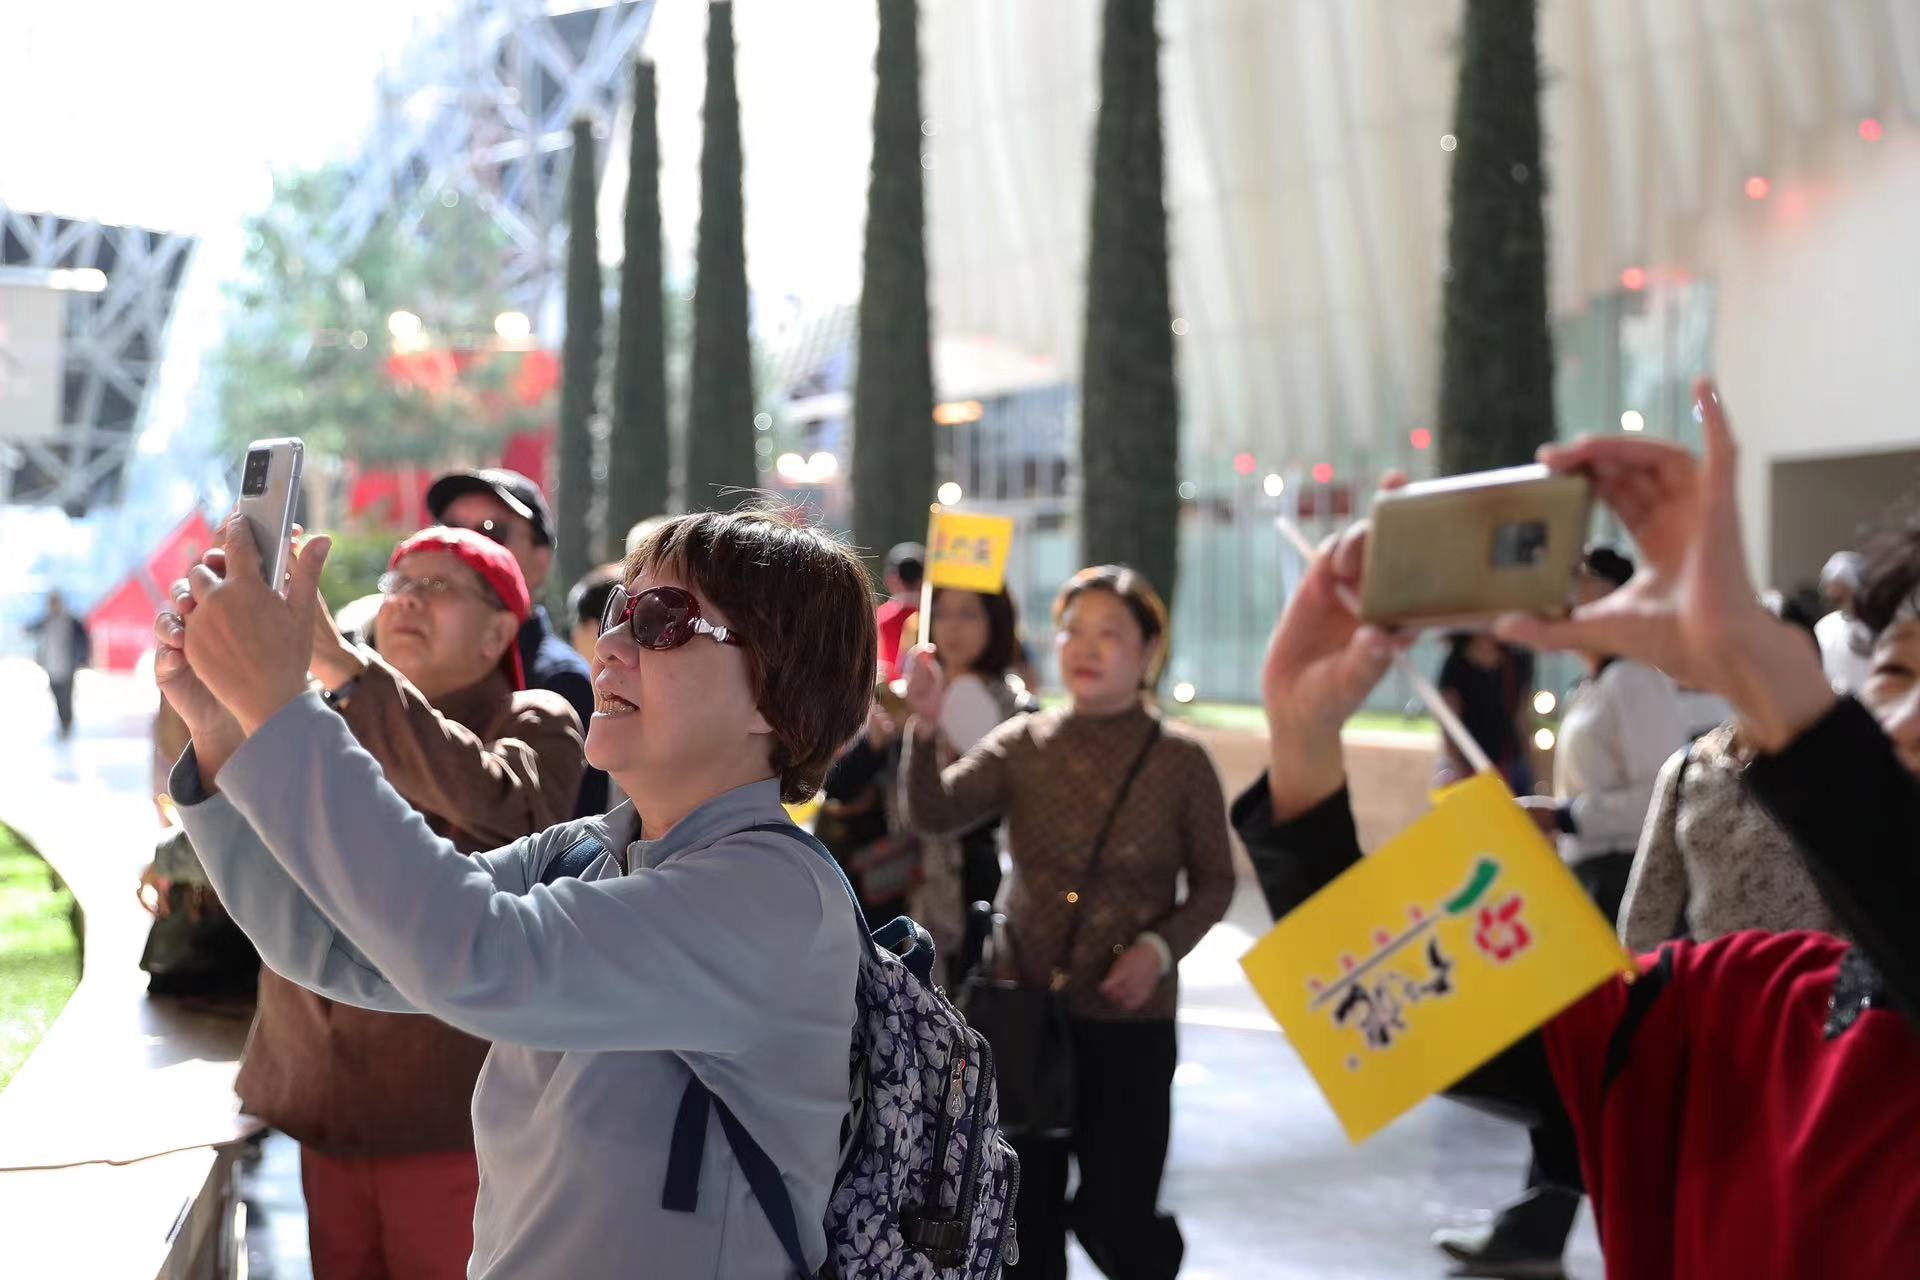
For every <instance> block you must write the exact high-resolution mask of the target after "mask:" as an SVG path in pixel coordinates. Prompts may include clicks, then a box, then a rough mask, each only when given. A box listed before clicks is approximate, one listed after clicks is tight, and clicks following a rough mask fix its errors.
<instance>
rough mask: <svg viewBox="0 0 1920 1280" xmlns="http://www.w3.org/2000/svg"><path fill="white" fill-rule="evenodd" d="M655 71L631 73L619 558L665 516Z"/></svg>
mask: <svg viewBox="0 0 1920 1280" xmlns="http://www.w3.org/2000/svg"><path fill="white" fill-rule="evenodd" d="M657 105H658V103H657V99H656V97H655V93H654V83H653V64H652V63H651V62H645V61H641V62H636V63H634V67H633V136H632V140H631V144H630V148H629V151H628V156H629V162H628V173H627V216H626V249H625V254H624V257H623V259H622V261H621V264H620V339H619V347H618V350H617V352H616V354H615V357H614V365H613V433H612V440H611V447H610V448H609V450H608V455H607V532H606V543H607V546H608V548H609V551H608V556H609V558H610V559H618V558H619V556H620V554H621V552H622V551H623V550H624V547H625V539H626V535H627V530H628V529H630V528H631V527H633V526H634V525H635V524H638V523H639V522H640V521H642V520H644V519H646V518H647V517H648V516H652V515H659V514H662V513H664V512H665V511H666V510H667V502H668V493H667V484H668V475H669V470H668V468H669V464H670V461H671V454H670V450H671V445H670V444H669V442H668V438H667V347H666V320H665V312H664V309H663V306H662V303H661V265H660V139H659V134H658V124H657V120H656V114H657Z"/></svg>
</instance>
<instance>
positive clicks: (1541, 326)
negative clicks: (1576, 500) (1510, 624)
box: [1440, 0, 1554, 475]
mask: <svg viewBox="0 0 1920 1280" xmlns="http://www.w3.org/2000/svg"><path fill="white" fill-rule="evenodd" d="M1534 26H1535V3H1534V0H1467V6H1466V26H1465V30H1464V32H1463V34H1462V39H1461V51H1460V84H1459V90H1458V94H1457V97H1456V99H1455V102H1454V126H1453V136H1454V138H1455V139H1456V140H1457V142H1456V146H1455V150H1454V152H1453V177H1452V192H1451V205H1452V211H1451V223H1450V225H1449V227H1448V229H1447V265H1448V274H1447V278H1446V286H1445V293H1444V301H1443V304H1442V306H1443V312H1442V318H1441V321H1442V322H1441V342H1440V466H1441V470H1442V471H1443V472H1445V473H1447V474H1449V475H1451V474H1454V473H1457V472H1462V471H1480V470H1484V469H1486V468H1489V467H1504V466H1513V465H1516V464H1519V463H1523V462H1530V461H1532V460H1533V454H1534V450H1535V449H1536V448H1538V447H1539V446H1540V445H1541V444H1542V443H1544V442H1546V441H1548V440H1551V439H1553V436H1554V418H1553V334H1552V331H1551V330H1550V329H1549V327H1548V316H1547V231H1546V220H1545V216H1544V215H1543V213H1542V210H1541V202H1542V200H1543V199H1544V197H1545V194H1546V174H1545V173H1544V171H1543V170H1542V168H1541V155H1540V65H1539V59H1538V56H1537V54H1536V53H1535V50H1534Z"/></svg>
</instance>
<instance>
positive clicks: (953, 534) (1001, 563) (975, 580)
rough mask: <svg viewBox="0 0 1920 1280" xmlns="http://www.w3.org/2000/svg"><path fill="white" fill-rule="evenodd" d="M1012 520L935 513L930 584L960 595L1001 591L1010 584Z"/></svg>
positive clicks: (930, 533) (930, 539)
mask: <svg viewBox="0 0 1920 1280" xmlns="http://www.w3.org/2000/svg"><path fill="white" fill-rule="evenodd" d="M1012 548H1013V517H1011V516H975V515H960V514H957V513H955V512H952V511H940V512H936V513H935V514H934V517H933V527H932V528H931V529H930V530H928V532H927V581H928V582H929V583H930V584H932V585H933V586H936V587H956V588H958V589H959V590H961V591H981V592H985V593H987V594H988V595H991V594H993V593H994V592H996V591H999V590H1000V589H1001V588H1002V587H1003V586H1005V585H1006V581H1007V552H1008V551H1010V550H1011V549H1012Z"/></svg>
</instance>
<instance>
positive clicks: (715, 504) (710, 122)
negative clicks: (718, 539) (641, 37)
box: [685, 0, 757, 511]
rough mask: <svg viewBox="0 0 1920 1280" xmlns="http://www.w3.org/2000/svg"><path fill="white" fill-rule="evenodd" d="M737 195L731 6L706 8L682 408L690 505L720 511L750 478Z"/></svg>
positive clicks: (749, 364)
mask: <svg viewBox="0 0 1920 1280" xmlns="http://www.w3.org/2000/svg"><path fill="white" fill-rule="evenodd" d="M743 221H744V213H743V211H742V209H741V197H740V100H739V96H738V94H737V93H736V92H735V90H734V78H733V5H732V3H731V0H715V2H714V3H713V4H712V5H711V6H709V8H708V10H707V98H706V133H705V138H704V142H703V145H702V147H701V151H700V243H699V246H698V249H697V253H696V267H695V270H696V279H695V282H694V290H695V292H694V299H693V377H692V383H693V385H692V388H691V392H690V394H689V397H688V409H687V453H686V456H687V488H686V495H685V496H686V506H687V508H688V509H689V510H694V511H701V510H726V509H729V508H731V507H733V506H735V505H736V504H737V503H738V502H739V499H740V494H739V492H738V491H739V490H743V489H750V488H752V487H753V485H754V482H755V480H756V479H757V472H756V471H755V468H754V460H753V459H754V455H753V356H752V349H751V347H750V345H749V339H748V334H747V251H746V245H745V242H744V239H743V232H742V223H743Z"/></svg>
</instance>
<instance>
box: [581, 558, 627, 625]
mask: <svg viewBox="0 0 1920 1280" xmlns="http://www.w3.org/2000/svg"><path fill="white" fill-rule="evenodd" d="M620 569H621V567H620V565H619V564H618V563H615V564H603V565H601V566H600V567H599V568H597V569H591V570H589V571H588V572H587V576H586V577H584V578H582V579H580V581H578V582H576V583H574V584H573V589H572V590H571V591H569V592H567V612H568V613H569V614H571V615H572V616H573V620H574V621H575V622H576V623H584V622H590V623H592V624H593V625H595V626H599V625H600V619H601V618H602V617H603V616H605V614H606V612H607V597H608V596H610V595H612V594H613V589H614V588H615V587H617V586H619V585H621V584H622V583H624V582H625V581H626V580H627V579H626V577H625V575H624V574H622V573H621V571H620Z"/></svg>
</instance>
